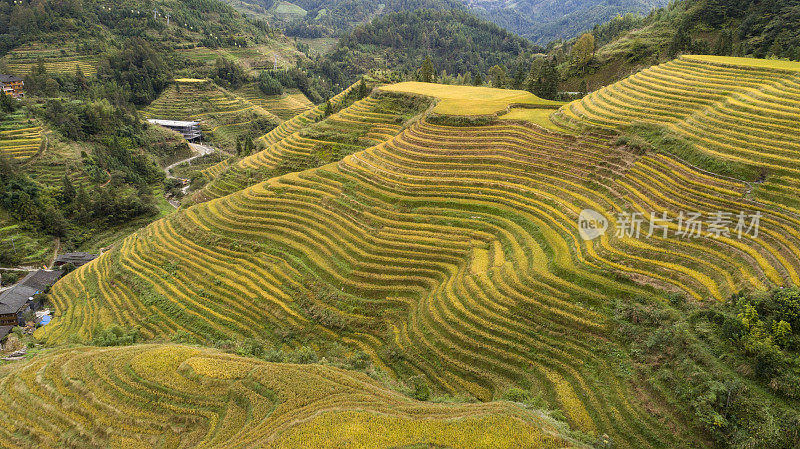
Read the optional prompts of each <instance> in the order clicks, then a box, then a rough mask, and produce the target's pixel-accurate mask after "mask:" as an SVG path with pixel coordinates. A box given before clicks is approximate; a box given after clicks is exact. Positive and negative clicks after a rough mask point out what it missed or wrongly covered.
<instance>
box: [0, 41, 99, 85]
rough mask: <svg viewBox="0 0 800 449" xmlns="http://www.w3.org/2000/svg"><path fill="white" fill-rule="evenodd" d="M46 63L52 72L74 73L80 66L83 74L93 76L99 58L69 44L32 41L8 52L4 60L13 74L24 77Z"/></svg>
mask: <svg viewBox="0 0 800 449" xmlns="http://www.w3.org/2000/svg"><path fill="white" fill-rule="evenodd" d="M40 60H41V61H42V62H43V63H44V66H45V68H46V69H47V71H48V72H50V73H69V74H74V73H75V68H76V67H80V68H81V70H82V71H83V74H84V75H86V76H93V75H94V74H95V73H96V72H97V59H96V57H94V56H91V55H81V54H78V53H76V52H75V50H74V49H73V48H69V47H67V46H62V47H57V46H53V45H48V44H44V43H38V42H32V43H28V44H25V45H23V46H21V47H17V48H15V49H14V50H12V51H10V52H8V54H6V55H5V56H3V58H2V59H0V62H2V63H3V64H4V65H5V66H6V69H7V70H8V72H9V73H10V74H12V75H15V76H19V77H23V76H25V75H27V74H28V73H30V72H31V70H33V67H34V66H35V65H36V64H38V63H39V61H40Z"/></svg>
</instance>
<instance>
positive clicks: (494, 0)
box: [463, 0, 667, 45]
mask: <svg viewBox="0 0 800 449" xmlns="http://www.w3.org/2000/svg"><path fill="white" fill-rule="evenodd" d="M463 1H464V3H465V4H466V5H467V6H468V7H469V9H470V10H472V11H473V12H474V13H476V14H478V15H479V16H481V17H484V18H486V19H487V20H490V21H492V22H494V23H496V24H498V25H500V26H502V27H504V28H506V29H508V30H509V31H513V32H514V33H517V34H519V35H521V36H523V37H526V38H528V39H530V40H532V41H533V42H535V43H538V44H542V45H545V44H547V43H548V42H550V41H553V40H559V39H570V38H573V37H575V36H577V35H578V34H580V33H581V32H583V31H587V30H591V29H592V27H593V26H594V25H596V24H599V23H603V22H606V21H608V20H610V19H612V18H614V17H616V16H618V15H621V14H626V13H629V12H634V13H635V12H638V13H647V12H649V11H652V10H653V9H656V8H658V7H661V6H664V5H666V4H667V1H666V0H520V1H513V0H463Z"/></svg>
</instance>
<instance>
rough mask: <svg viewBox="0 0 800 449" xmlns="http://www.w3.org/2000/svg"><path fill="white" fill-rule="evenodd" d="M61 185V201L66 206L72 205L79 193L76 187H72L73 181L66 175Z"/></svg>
mask: <svg viewBox="0 0 800 449" xmlns="http://www.w3.org/2000/svg"><path fill="white" fill-rule="evenodd" d="M61 184H62V187H61V201H62V202H63V203H64V204H72V202H73V201H74V200H75V196H76V195H77V194H78V191H77V190H75V186H74V185H72V181H70V179H69V176H67V175H66V174H64V178H63V179H61Z"/></svg>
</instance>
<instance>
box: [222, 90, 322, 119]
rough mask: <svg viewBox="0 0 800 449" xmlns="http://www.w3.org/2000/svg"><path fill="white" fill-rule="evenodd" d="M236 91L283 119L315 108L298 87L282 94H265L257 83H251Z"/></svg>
mask: <svg viewBox="0 0 800 449" xmlns="http://www.w3.org/2000/svg"><path fill="white" fill-rule="evenodd" d="M235 93H236V95H239V96H240V97H242V98H244V99H246V100H247V101H249V102H251V103H253V104H255V105H257V106H261V107H262V108H264V109H266V110H267V111H269V112H271V113H273V114H275V115H277V116H278V117H280V118H281V119H283V120H289V119H291V118H293V117H294V116H296V115H298V114H302V113H303V112H306V111H308V110H309V109H312V108H314V103H312V102H311V101H309V99H308V98H306V96H305V95H303V93H302V92H300V91H299V90H297V89H290V90H288V91H287V92H284V93H283V94H281V95H265V94H264V93H263V92H261V90H260V89H259V88H258V85H257V84H256V83H249V84H246V85H244V86H242V87H241V88H240V89H238V90H236V91H235Z"/></svg>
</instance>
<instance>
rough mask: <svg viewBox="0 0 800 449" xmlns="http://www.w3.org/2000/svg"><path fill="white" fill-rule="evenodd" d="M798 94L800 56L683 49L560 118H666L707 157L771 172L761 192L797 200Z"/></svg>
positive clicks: (617, 123)
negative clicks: (799, 59) (794, 58)
mask: <svg viewBox="0 0 800 449" xmlns="http://www.w3.org/2000/svg"><path fill="white" fill-rule="evenodd" d="M798 102H800V63H792V62H788V61H766V60H756V59H748V58H731V57H716V56H682V57H680V58H678V59H676V60H674V61H671V62H668V63H666V64H661V65H658V66H655V67H651V68H649V69H646V70H643V71H641V72H639V73H637V74H636V75H633V76H631V77H629V78H627V79H625V80H623V81H620V82H618V83H616V84H613V85H610V86H608V87H605V88H603V89H600V90H598V91H597V92H594V93H592V94H590V95H588V96H586V97H585V98H583V99H581V100H577V101H575V102H572V103H570V104H569V105H566V106H564V107H563V108H562V109H561V110H560V111H559V113H557V114H555V115H554V116H553V119H554V120H555V121H556V122H557V123H559V124H561V125H563V126H570V125H573V126H574V125H576V124H590V125H594V126H599V127H605V128H612V129H620V128H624V127H625V126H628V125H630V124H632V123H636V122H649V123H659V124H664V125H666V126H668V127H669V129H671V130H673V131H674V132H676V133H677V134H679V135H681V136H684V137H686V138H688V139H689V140H690V141H691V142H693V143H694V144H695V145H696V148H697V150H698V151H699V152H700V153H701V154H703V155H704V156H705V157H708V158H712V159H716V160H721V161H726V162H728V163H735V164H744V165H746V166H749V167H754V168H755V169H756V170H755V171H756V172H759V173H761V174H762V176H766V177H767V179H766V182H765V184H764V185H763V186H760V187H759V188H758V189H757V190H756V194H757V195H759V197H760V198H761V199H762V200H765V201H769V202H772V203H777V204H779V205H784V206H785V205H787V204H796V198H795V197H796V193H795V192H796V191H797V190H796V187H797V185H798V184H797V182H798V180H799V179H800V137H798V134H797V132H796V129H797V124H798V122H800V112H798V107H797V105H798ZM787 178H788V179H787ZM751 180H753V179H751ZM787 181H788V182H787ZM793 209H794V211H795V212H797V211H798V207H796V206H795V207H793Z"/></svg>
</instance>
